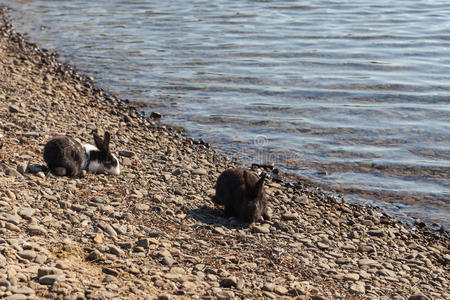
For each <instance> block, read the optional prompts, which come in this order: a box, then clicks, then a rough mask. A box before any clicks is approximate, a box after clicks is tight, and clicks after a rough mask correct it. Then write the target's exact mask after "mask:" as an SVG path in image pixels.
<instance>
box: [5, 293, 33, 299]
mask: <svg viewBox="0 0 450 300" xmlns="http://www.w3.org/2000/svg"><path fill="white" fill-rule="evenodd" d="M26 299H28V296H26V295H24V294H13V295H10V296H8V297H6V298H5V300H26Z"/></svg>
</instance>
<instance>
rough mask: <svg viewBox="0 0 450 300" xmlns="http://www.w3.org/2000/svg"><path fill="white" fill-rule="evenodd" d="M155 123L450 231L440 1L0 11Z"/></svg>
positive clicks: (448, 115) (447, 59)
mask: <svg viewBox="0 0 450 300" xmlns="http://www.w3.org/2000/svg"><path fill="white" fill-rule="evenodd" d="M3 3H4V4H6V5H8V6H10V7H12V8H13V9H14V12H13V19H14V24H15V25H16V28H17V29H18V31H20V32H26V33H28V34H29V36H30V38H31V39H32V40H33V41H35V42H37V43H38V44H40V45H41V46H43V47H45V48H49V49H53V50H58V51H59V52H60V53H61V59H62V60H64V61H67V62H69V63H72V64H74V65H75V66H77V67H78V68H79V69H80V70H83V71H85V72H87V73H88V74H90V75H93V76H94V77H95V78H96V79H97V80H98V81H99V82H100V84H101V85H103V86H105V87H107V88H108V89H110V90H113V91H115V92H116V93H118V94H119V95H120V96H121V97H123V98H129V99H132V100H136V101H143V102H147V103H149V104H150V105H151V108H147V112H151V111H152V110H156V111H160V112H161V113H162V114H163V115H164V122H166V123H169V124H175V125H178V126H182V127H184V128H186V129H187V130H188V131H189V133H190V134H191V135H193V136H195V137H197V138H203V139H205V140H206V141H208V142H211V143H212V144H213V145H214V146H215V147H216V148H217V149H220V151H223V152H225V153H227V154H230V155H232V156H234V157H237V158H239V159H242V160H243V161H245V162H258V163H263V162H266V161H273V162H274V163H275V164H277V165H280V166H281V167H282V168H283V169H284V170H287V171H289V172H291V173H295V174H297V175H299V176H302V177H304V178H308V179H311V180H313V181H315V182H318V183H320V184H324V185H327V186H331V187H332V188H335V189H337V190H339V191H341V192H344V193H345V195H346V196H345V197H346V198H347V199H349V200H356V201H362V202H369V203H372V204H375V205H381V206H386V207H387V208H388V209H389V211H390V212H391V213H394V214H397V215H400V216H404V215H407V216H410V217H414V218H421V219H425V220H429V221H434V222H438V223H441V224H445V225H447V226H448V225H449V224H450V181H449V178H450V176H449V175H450V105H449V104H450V51H449V50H450V17H449V16H450V6H449V5H448V4H449V3H448V1H447V0H445V1H434V0H430V1H414V0H411V1H386V0H380V1H376V2H373V1H365V0H361V1H262V0H261V1H249V0H242V1H232V0H214V1H151V0H148V1H144V0H141V1H138V0H135V1H86V0H77V1H68V0H67V1H62V0H61V1H39V0H35V1H12V0H10V1H3Z"/></svg>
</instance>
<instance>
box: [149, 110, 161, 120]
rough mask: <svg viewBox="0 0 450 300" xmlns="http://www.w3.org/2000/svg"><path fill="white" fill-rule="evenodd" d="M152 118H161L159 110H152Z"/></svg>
mask: <svg viewBox="0 0 450 300" xmlns="http://www.w3.org/2000/svg"><path fill="white" fill-rule="evenodd" d="M150 118H151V119H156V120H157V119H161V118H162V115H161V114H160V113H159V112H156V111H152V113H151V114H150Z"/></svg>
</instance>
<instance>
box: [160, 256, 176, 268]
mask: <svg viewBox="0 0 450 300" xmlns="http://www.w3.org/2000/svg"><path fill="white" fill-rule="evenodd" d="M161 263H162V264H163V265H166V266H169V267H170V266H171V265H173V264H174V263H175V260H174V259H173V258H172V257H170V256H163V258H162V260H161Z"/></svg>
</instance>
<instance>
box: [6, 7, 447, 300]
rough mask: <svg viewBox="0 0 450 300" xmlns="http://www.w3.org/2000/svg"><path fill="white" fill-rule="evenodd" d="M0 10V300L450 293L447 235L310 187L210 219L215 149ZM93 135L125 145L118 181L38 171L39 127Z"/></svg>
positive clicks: (42, 132) (276, 190) (116, 146)
mask: <svg viewBox="0 0 450 300" xmlns="http://www.w3.org/2000/svg"><path fill="white" fill-rule="evenodd" d="M0 14H1V18H2V19H3V20H0V22H1V24H0V33H1V36H0V42H1V43H0V64H1V65H2V68H1V71H0V79H1V80H0V82H1V83H0V116H1V118H0V120H1V130H2V131H1V133H2V134H3V135H4V136H3V138H2V141H3V148H2V149H1V150H0V158H1V160H0V166H1V169H0V195H1V201H0V232H1V233H2V235H1V236H2V237H1V238H0V250H1V251H0V274H7V276H4V275H0V297H8V296H13V295H24V296H25V298H27V297H28V298H33V297H36V298H39V297H44V296H45V295H48V296H50V297H52V298H61V299H62V298H64V297H67V298H68V299H71V298H73V299H76V298H77V297H81V298H83V297H85V298H89V299H90V298H98V299H102V298H109V297H111V298H114V297H117V298H125V299H127V298H139V297H140V298H143V299H144V298H145V297H146V296H148V297H149V299H156V298H158V297H159V298H158V299H168V298H170V299H172V298H173V299H177V298H181V299H234V298H236V299H238V298H243V297H244V298H249V299H262V298H266V299H270V298H273V299H283V298H286V299H288V298H298V299H408V298H409V297H410V296H412V295H419V294H424V295H426V296H428V297H429V298H430V299H445V298H449V297H450V295H449V294H448V290H450V285H449V279H450V275H449V273H450V272H449V267H448V263H449V259H450V256H449V253H448V249H447V246H448V244H449V237H448V233H446V232H444V233H442V234H439V233H437V232H434V231H429V230H427V228H426V227H424V228H422V229H421V230H411V229H410V228H407V227H406V226H405V224H402V223H401V222H399V221H398V220H396V219H395V218H392V217H389V216H387V215H385V214H383V213H381V212H380V211H379V210H377V209H376V208H373V207H369V206H366V205H356V204H349V203H345V202H342V201H340V200H339V199H337V198H335V197H330V196H329V195H328V194H327V193H325V192H323V191H322V190H321V189H319V188H317V187H314V186H313V187H311V188H310V187H308V184H299V185H298V186H295V185H293V184H284V183H280V182H277V181H276V180H270V181H269V182H268V184H267V186H268V189H267V190H268V191H267V193H268V196H269V199H270V200H269V207H270V209H271V210H272V213H271V214H272V219H271V220H270V221H266V222H265V223H263V224H255V225H252V226H250V227H244V226H242V225H241V224H239V223H236V222H235V221H233V220H228V219H225V218H223V214H222V210H221V209H220V208H216V207H215V206H214V205H213V202H212V201H211V200H210V196H211V195H212V194H213V193H214V191H213V190H212V189H213V186H214V183H215V179H216V178H217V176H218V175H219V174H220V172H221V171H223V170H224V169H226V168H227V167H229V166H231V163H230V162H228V160H227V159H226V158H225V157H224V156H221V155H218V154H216V153H215V152H214V151H212V150H210V149H209V148H208V147H206V146H205V145H203V144H201V143H199V142H195V141H194V140H193V139H191V138H186V137H183V136H181V135H180V134H177V133H176V132H174V131H170V130H166V129H165V127H164V126H158V125H157V124H155V123H154V122H153V121H152V120H150V119H148V118H145V117H142V116H141V115H140V114H139V113H138V112H137V111H136V109H134V108H133V107H132V106H129V105H127V104H126V103H124V101H122V100H120V99H119V98H117V97H116V96H114V95H110V94H109V93H107V92H105V91H103V90H102V89H99V88H97V87H96V86H95V82H94V81H93V80H92V79H91V78H89V77H86V76H81V75H79V74H78V73H76V71H75V70H74V68H73V67H71V66H69V65H64V64H61V63H59V62H58V60H57V59H56V55H54V54H53V53H49V52H48V51H45V50H40V49H39V48H38V47H37V46H36V45H34V44H32V43H28V42H27V41H26V40H23V38H22V36H21V35H19V34H17V33H15V32H14V30H13V29H12V27H11V24H10V23H9V22H8V21H7V19H6V17H5V11H4V10H3V11H2V12H1V13H0ZM94 129H100V131H103V130H109V131H110V132H111V133H112V145H111V146H112V149H113V152H114V153H119V151H129V152H131V153H132V157H127V156H120V160H121V164H122V166H123V171H122V174H121V175H120V176H118V177H113V176H105V175H95V174H87V175H86V176H84V177H82V178H76V179H68V178H55V177H53V176H51V175H46V174H45V173H44V172H42V169H41V168H40V166H42V165H44V163H43V158H42V151H43V145H44V144H45V142H46V141H47V140H48V139H49V138H50V137H51V136H52V135H55V134H70V135H74V136H77V137H79V138H80V139H82V140H84V141H86V142H91V143H92V137H91V135H90V133H91V132H92V130H94ZM24 187H25V188H24ZM2 276H3V277H2ZM17 297H19V296H17ZM25 298H24V299H25ZM423 299H426V298H423Z"/></svg>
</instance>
